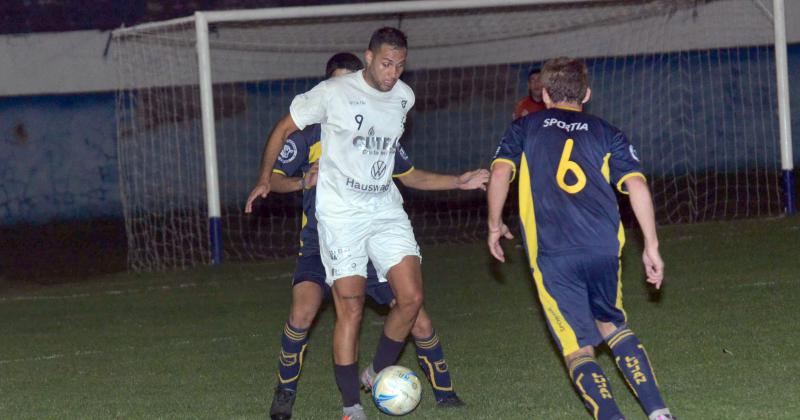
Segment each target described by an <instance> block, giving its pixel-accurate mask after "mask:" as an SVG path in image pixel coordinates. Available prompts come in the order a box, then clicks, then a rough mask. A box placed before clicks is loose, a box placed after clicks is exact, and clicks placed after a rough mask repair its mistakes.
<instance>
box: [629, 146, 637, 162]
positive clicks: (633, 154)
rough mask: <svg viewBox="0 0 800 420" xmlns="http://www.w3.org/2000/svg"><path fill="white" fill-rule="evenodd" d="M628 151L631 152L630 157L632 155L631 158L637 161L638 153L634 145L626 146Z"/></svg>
mask: <svg viewBox="0 0 800 420" xmlns="http://www.w3.org/2000/svg"><path fill="white" fill-rule="evenodd" d="M628 152H630V154H631V157H632V158H633V159H634V160H635V161H637V162H638V161H639V154H638V153H636V148H635V147H633V145H630V146H628Z"/></svg>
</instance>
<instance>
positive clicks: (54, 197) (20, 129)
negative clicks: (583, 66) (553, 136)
mask: <svg viewBox="0 0 800 420" xmlns="http://www.w3.org/2000/svg"><path fill="white" fill-rule="evenodd" d="M747 50H748V49H743V50H742V51H745V52H746V51H747ZM748 56H749V54H736V57H743V58H737V59H741V60H747V58H746V57H748ZM679 61H680V60H677V59H676V64H675V67H674V72H676V73H677V72H680V64H679V63H678V62H679ZM600 63H601V61H599V60H598V61H597V62H596V65H602V64H600ZM638 63H639V64H636V62H635V60H634V63H632V64H631V66H630V68H631V69H632V70H631V71H634V72H636V71H645V70H646V66H643V65H642V62H641V61H639V62H638ZM590 64H591V62H590ZM743 64H746V62H743ZM637 66H641V68H640V69H638V70H637ZM0 67H1V66H0ZM527 67H528V64H520V65H516V66H512V67H511V68H510V69H511V70H510V71H513V72H518V73H519V74H517V76H522V75H523V74H524V73H525V72H526V70H527ZM789 68H790V72H789V75H790V82H789V84H790V88H791V90H792V93H791V98H792V104H791V106H792V114H793V118H792V121H793V132H794V133H800V73H798V72H796V71H791V69H797V68H800V44H795V45H792V46H790V48H789ZM444 71H446V70H444ZM506 71H509V70H506ZM459 74H460V73H459V72H454V73H453V74H452V77H453V78H455V79H457V78H458V77H460V76H459ZM416 76H418V74H416V73H415V72H410V73H409V74H408V75H407V79H408V81H409V83H410V84H411V85H412V86H415V82H414V78H415V77H416ZM770 76H771V75H770ZM21 77H22V76H21ZM730 77H734V78H735V77H736V75H735V74H733V75H730ZM0 79H4V78H0ZM420 79H423V80H424V79H425V78H422V77H420ZM6 80H7V79H6ZM442 80H444V79H442ZM519 80H520V85H519V89H518V91H517V92H516V93H517V94H518V95H519V96H521V95H523V94H524V91H525V87H524V84H523V83H524V82H523V81H524V76H522V77H519ZM720 80H722V83H723V85H720V86H710V87H711V88H719V89H720V92H721V95H720V99H721V102H722V103H723V104H724V103H725V101H727V100H732V99H733V98H726V97H725V94H724V83H725V80H727V79H720ZM315 81H316V80H308V79H306V80H300V81H294V82H292V83H286V81H284V82H283V84H282V86H283V88H284V89H286V87H287V86H294V87H296V88H297V89H298V90H302V89H303V88H307V87H310V86H312V85H313V83H314V82H315ZM728 81H729V82H730V80H728ZM773 86H774V85H773ZM415 88H416V89H417V92H418V95H420V98H418V100H417V104H418V105H417V107H416V112H415V116H414V117H413V118H415V119H417V120H420V119H422V118H424V119H425V120H426V124H448V125H449V126H448V129H451V130H452V129H453V124H454V122H456V121H457V122H461V124H460V125H459V126H458V127H457V128H456V129H457V130H459V131H460V132H462V133H465V135H466V134H468V135H469V137H470V138H474V139H473V140H470V141H472V142H473V143H472V146H470V147H469V148H468V149H464V150H468V151H469V156H459V157H458V158H457V159H455V160H457V161H458V162H459V166H458V167H457V168H454V169H451V168H452V167H448V166H446V163H445V162H452V161H453V160H454V153H457V152H458V151H459V150H460V149H459V148H458V147H453V145H452V144H451V145H447V144H444V145H442V144H437V143H436V142H428V141H426V140H427V139H429V137H430V136H429V134H428V132H431V131H432V132H437V130H441V129H443V128H437V127H435V126H431V125H427V128H426V129H423V126H422V125H421V124H414V123H413V121H412V124H411V130H410V133H409V136H408V139H407V140H406V142H407V144H408V145H409V146H408V149H409V151H410V152H411V153H412V157H413V158H414V159H415V161H416V162H417V164H418V166H420V167H425V168H429V169H434V170H441V171H448V169H450V171H451V172H452V171H455V170H458V169H464V168H465V167H468V166H473V165H481V164H485V162H486V161H488V159H489V158H490V157H491V154H492V152H493V148H494V146H495V145H496V140H497V138H498V136H499V135H500V134H501V133H502V127H503V126H504V125H505V123H507V121H508V119H509V114H510V112H511V107H512V106H513V104H512V103H504V102H494V103H493V102H491V101H492V99H484V101H488V102H485V105H484V106H482V107H481V109H477V110H476V109H462V108H459V106H460V104H462V103H463V101H462V100H463V99H464V98H458V97H456V98H444V99H443V98H442V97H438V96H436V95H434V96H431V97H428V98H427V100H425V99H426V97H425V95H426V93H424V89H422V88H421V87H417V86H415ZM618 88H619V87H618V86H614V85H613V84H611V85H608V86H604V87H603V88H602V89H596V97H597V99H596V100H595V102H594V103H593V104H592V108H591V109H590V111H592V112H596V113H598V114H600V115H607V112H608V110H606V109H604V108H603V101H602V99H601V98H602V97H603V96H605V95H608V94H613V92H617V91H619V90H618ZM269 90H270V89H266V90H263V89H247V95H246V97H247V101H262V103H263V101H266V102H268V103H271V101H273V100H274V99H271V98H265V97H260V96H263V95H265V94H264V93H263V92H265V91H269ZM471 94H480V93H478V92H472V93H471ZM765 95H774V93H773V92H769V91H765ZM487 96H489V97H491V96H492V95H487ZM765 97H766V96H765ZM420 99H422V100H420ZM511 99H513V100H515V99H517V98H516V96H515V95H512V97H511ZM689 99H691V98H689ZM284 100H286V99H285V98H284ZM631 100H633V101H642V104H643V105H648V106H652V103H653V101H657V102H658V104H659V106H668V105H669V103H670V101H674V100H676V99H675V98H674V97H673V96H672V94H671V92H669V91H666V92H651V93H650V94H646V95H640V96H635V95H632V96H631ZM274 105H275V106H273V107H272V109H274V112H272V113H271V114H270V115H249V114H248V113H247V108H249V107H245V109H244V110H243V112H242V113H241V114H238V115H232V116H229V117H227V118H229V119H241V121H236V124H229V122H233V121H232V120H231V121H227V122H226V121H221V122H220V123H219V124H218V126H217V129H218V130H220V131H221V132H224V130H226V129H228V128H227V127H234V126H239V127H241V126H247V125H249V124H254V123H253V121H257V120H260V121H262V126H263V121H274V120H275V119H277V118H278V116H279V115H280V114H282V113H283V112H284V110H285V109H286V105H287V104H286V103H281V102H280V101H276V102H274ZM253 108H255V107H253ZM487 109H490V110H491V112H490V113H489V114H487V113H486V110H487ZM114 112H115V98H114V94H113V93H111V92H98V93H70V94H61V95H47V94H38V95H12V96H5V97H0V157H2V166H0V225H13V224H17V223H44V222H48V221H55V220H74V219H92V218H107V217H112V218H116V217H119V218H121V217H122V210H121V208H122V207H121V202H120V194H119V179H118V172H117V149H116V126H115V115H114ZM708 112H709V111H708V110H702V109H698V113H699V116H698V117H697V118H696V120H698V121H710V120H712V119H711V118H710V115H707V113H708ZM717 112H726V111H725V109H724V107H723V108H722V109H720V110H719V111H717ZM455 113H460V115H459V116H458V117H453V115H454V114H455ZM464 113H467V114H466V115H470V116H471V117H465V116H464ZM469 113H474V114H469ZM729 118H733V119H734V120H735V121H737V123H738V124H740V125H739V126H738V127H731V128H728V129H731V130H746V129H747V127H748V126H747V124H748V121H749V122H750V123H756V121H758V119H759V118H776V117H775V116H774V115H773V116H770V115H731V116H729ZM486 119H489V120H490V121H488V124H487V121H486ZM611 119H612V122H615V123H617V124H619V125H620V126H621V127H622V128H623V129H624V128H625V124H624V123H618V122H616V121H614V120H613V117H612V118H611ZM701 124H702V123H701ZM656 129H658V130H660V131H659V133H658V135H657V136H653V137H652V138H657V139H659V141H661V142H663V141H667V140H668V139H671V140H672V139H676V141H680V138H676V137H675V136H676V135H678V134H677V133H679V132H680V131H681V130H679V129H677V128H675V127H673V126H671V125H670V124H665V125H662V126H660V127H656ZM481 130H483V131H481ZM705 131H706V132H709V133H714V132H715V127H707V128H705ZM245 132H251V133H257V134H255V135H253V136H250V137H248V138H245V139H240V140H241V141H243V142H244V147H242V146H241V145H240V146H239V148H238V149H237V150H240V151H241V153H242V154H241V155H239V154H235V153H233V154H231V153H220V159H223V160H225V161H223V162H221V163H220V167H221V168H224V167H225V166H226V164H230V165H233V164H236V165H238V166H242V165H244V166H246V167H254V168H255V167H257V166H258V153H259V152H260V150H261V149H262V147H263V141H264V136H265V135H266V132H263V133H261V132H260V131H258V130H254V129H249V130H245ZM439 132H441V131H439ZM797 136H798V135H797V134H795V138H797ZM631 137H632V142H633V143H635V144H637V146H639V148H640V149H647V148H648V146H649V145H647V144H641V143H639V142H638V140H637V138H636V136H635V134H634V135H632V136H631ZM220 138H224V136H220ZM480 141H485V144H482V143H480ZM775 143H776V144H775V145H771V146H770V147H775V148H776V151H775V153H774V154H770V155H774V158H775V160H776V161H777V160H778V159H779V156H778V152H777V141H776V142H775ZM653 146H655V145H653ZM219 147H220V148H222V147H224V145H220V146H219ZM742 147H746V146H742ZM745 150H746V149H745ZM713 152H714V151H713V149H712V150H709V151H706V152H705V153H713ZM794 152H795V164H796V165H800V147H795V148H794ZM743 156H746V154H743ZM694 158H695V157H694V156H689V157H688V159H690V160H697V161H702V159H700V157H698V159H694ZM647 163H648V165H649V166H648V170H653V171H661V170H666V169H667V168H665V167H663V165H669V164H670V163H669V162H666V161H658V162H654V161H651V162H647ZM729 164H730V166H729V167H731V168H736V167H738V166H741V164H746V163H742V162H735V161H734V162H729ZM659 165H662V166H659ZM694 169H696V170H705V169H706V168H704V167H702V166H697V167H695V168H694ZM253 176H255V172H253ZM220 181H221V182H220V185H221V188H223V189H225V190H227V191H228V193H227V194H226V196H227V197H238V200H243V199H244V197H245V195H246V193H247V192H248V191H249V188H250V187H251V185H250V184H249V181H250V179H246V180H242V179H241V178H237V177H230V176H228V177H227V178H226V174H225V173H224V172H221V180H220ZM198 196H199V197H201V198H202V197H204V196H205V191H204V190H201V191H198ZM238 204H241V203H234V202H225V203H223V206H236V205H238Z"/></svg>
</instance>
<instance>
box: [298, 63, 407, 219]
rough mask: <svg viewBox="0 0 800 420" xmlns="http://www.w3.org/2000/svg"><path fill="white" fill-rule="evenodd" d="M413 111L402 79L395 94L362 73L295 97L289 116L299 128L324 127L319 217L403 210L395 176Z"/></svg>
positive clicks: (341, 77)
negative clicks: (377, 86)
mask: <svg viewBox="0 0 800 420" xmlns="http://www.w3.org/2000/svg"><path fill="white" fill-rule="evenodd" d="M412 106H414V92H413V91H412V90H411V88H410V87H409V86H408V85H406V84H405V83H403V82H402V81H400V80H398V81H397V83H396V84H395V85H394V87H393V88H392V90H390V91H389V92H381V91H379V90H377V89H375V88H373V87H371V86H370V85H368V84H367V82H366V80H364V75H363V70H362V71H357V72H354V73H350V74H348V75H344V76H339V77H334V78H331V79H328V80H326V81H323V82H322V83H320V84H318V85H317V86H315V87H314V88H313V89H311V90H310V91H308V92H306V93H303V94H300V95H297V96H296V97H295V98H294V100H293V101H292V105H291V107H290V108H289V111H290V113H291V116H292V119H293V120H294V123H295V124H296V125H297V127H298V128H300V129H302V128H303V127H305V126H307V125H309V124H315V123H320V124H321V126H322V136H321V140H320V141H321V143H322V156H321V157H320V164H319V178H318V180H317V214H318V215H320V216H323V217H324V216H325V215H330V216H332V217H346V216H347V215H349V214H352V211H353V210H365V211H375V210H379V209H381V208H387V207H389V208H391V207H402V203H403V198H402V197H401V195H400V192H399V191H398V190H397V186H396V185H395V184H394V182H393V181H392V171H393V170H394V158H395V156H394V154H395V151H396V150H397V149H398V148H399V146H400V144H399V142H400V137H401V136H402V135H403V129H404V128H405V121H406V113H408V111H409V110H410V109H411V107H412Z"/></svg>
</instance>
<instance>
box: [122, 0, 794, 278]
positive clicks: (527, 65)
mask: <svg viewBox="0 0 800 420" xmlns="http://www.w3.org/2000/svg"><path fill="white" fill-rule="evenodd" d="M480 3H481V2H474V1H470V0H465V1H460V0H451V1H438V2H436V1H412V2H397V3H378V4H366V5H365V4H360V5H352V6H327V7H315V8H289V9H271V10H257V11H236V12H214V13H209V14H208V15H207V17H208V20H209V26H208V38H209V47H210V72H211V78H212V82H213V89H212V93H213V113H214V121H215V133H216V151H217V166H218V171H219V201H220V203H221V220H222V237H223V244H224V245H223V246H224V258H225V259H226V260H228V261H231V260H233V261H258V260H263V259H267V258H274V257H276V256H281V255H290V254H292V253H293V252H295V249H296V246H297V241H298V230H299V226H300V214H301V211H300V196H299V195H298V194H277V193H273V194H271V195H270V196H269V197H268V199H267V200H259V201H258V202H257V205H256V208H255V212H254V214H252V215H245V214H244V212H243V207H244V203H245V201H246V198H247V195H248V193H249V191H250V190H251V188H252V187H253V186H254V183H255V180H256V178H257V175H258V171H259V163H260V157H261V153H262V150H263V147H264V144H265V141H266V138H267V135H268V134H269V132H270V129H271V128H272V126H273V124H274V123H275V122H276V121H277V120H278V119H279V118H280V117H281V116H283V115H284V114H285V113H286V112H287V110H288V106H289V103H290V102H291V100H292V98H293V97H294V96H295V95H297V94H298V93H302V92H304V91H307V90H309V89H311V88H312V87H313V86H315V85H316V84H317V83H318V82H319V81H320V80H321V78H322V77H323V74H324V65H325V62H326V61H327V59H328V58H329V57H330V56H331V55H332V54H334V53H337V52H341V51H349V52H353V53H355V54H356V55H358V56H362V54H363V51H364V50H365V49H366V45H367V42H368V40H369V37H370V35H371V33H372V32H373V31H374V30H375V29H377V28H379V27H381V26H395V27H398V28H400V29H402V30H403V31H404V32H405V33H406V34H407V36H408V39H409V55H408V65H407V69H406V73H405V74H404V75H403V79H404V80H405V81H406V82H407V83H408V84H409V85H410V86H411V87H412V88H413V89H414V91H415V93H416V98H417V99H416V105H415V106H414V109H413V110H412V111H411V112H410V114H409V124H408V125H407V128H406V134H405V135H404V137H403V139H402V140H401V143H402V144H403V145H404V147H405V149H406V150H407V151H408V152H409V155H410V156H411V158H412V160H413V161H414V163H415V166H416V167H417V168H421V169H426V170H431V171H437V172H443V173H460V172H463V171H466V170H469V169H472V168H477V167H487V166H488V163H489V161H490V159H491V157H492V154H493V152H494V149H495V147H496V145H497V142H498V140H499V138H500V136H501V135H502V133H503V131H504V130H505V128H506V127H507V125H508V124H509V122H510V120H511V114H512V111H513V108H514V105H515V103H516V102H517V101H518V100H520V99H521V98H523V97H524V96H525V95H527V88H526V81H527V74H528V71H529V69H531V68H533V67H538V66H540V65H541V64H542V63H543V62H544V61H545V60H547V59H549V58H553V57H557V56H574V57H580V58H583V59H584V60H585V61H586V63H587V65H588V67H589V71H590V84H591V87H592V91H593V98H592V100H591V102H590V103H589V104H588V106H587V111H588V112H590V113H593V114H596V115H599V116H601V117H603V118H604V119H606V120H608V121H610V122H611V123H612V124H614V125H616V126H618V127H619V128H621V129H622V130H624V131H625V132H626V133H627V134H628V137H629V139H630V141H631V143H633V144H634V145H635V146H636V147H637V149H638V150H639V152H640V155H641V159H642V162H643V164H644V166H645V170H646V172H647V175H648V178H649V181H650V184H651V188H652V191H653V195H654V201H655V204H656V211H657V218H658V221H659V222H660V223H687V222H699V221H707V220H720V219H731V218H743V217H759V216H769V215H777V214H780V212H781V199H780V188H779V176H780V150H779V142H778V117H777V104H776V100H775V95H774V92H775V90H776V84H775V64H774V50H773V46H772V44H773V27H772V20H771V17H770V13H771V10H770V8H769V7H767V6H765V5H764V3H763V2H761V1H760V0H705V1H703V0H650V1H646V0H639V1H563V0H562V1H558V0H553V1H527V2H526V1H506V2H498V3H499V4H505V5H502V6H477V7H474V8H470V7H467V6H469V5H470V4H474V5H478V4H480ZM437 5H439V6H437ZM440 5H445V6H446V8H442V7H441V6H440ZM437 7H438V10H436V9H437ZM112 51H113V53H114V56H115V58H116V62H117V65H118V69H119V90H118V95H117V104H118V106H117V116H118V149H119V165H120V182H121V190H122V196H123V206H124V213H125V220H126V228H127V234H128V245H129V265H130V267H131V268H132V269H134V270H153V269H162V268H168V267H186V266H191V265H195V264H204V263H207V262H208V261H209V254H210V249H209V240H208V237H209V227H208V205H207V198H206V177H205V176H206V175H205V167H204V160H203V156H204V154H203V130H202V122H201V105H200V89H199V84H198V83H199V73H198V59H197V52H196V31H195V19H194V18H192V17H190V18H186V19H179V20H176V21H171V22H162V23H159V24H148V25H142V26H139V27H134V28H128V29H124V30H119V31H116V32H115V35H114V38H113V46H112ZM403 193H404V196H405V198H406V208H407V210H408V212H409V215H410V216H411V218H412V222H413V224H414V228H415V232H416V234H417V237H418V239H419V240H420V242H422V243H431V242H450V241H463V240H475V239H476V238H482V237H483V234H484V230H485V227H484V223H485V222H484V221H485V210H484V208H485V204H484V203H485V197H484V194H483V193H481V192H445V193H442V192H436V193H430V192H419V191H410V190H404V191H403Z"/></svg>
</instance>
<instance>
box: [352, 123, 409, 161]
mask: <svg viewBox="0 0 800 420" xmlns="http://www.w3.org/2000/svg"><path fill="white" fill-rule="evenodd" d="M399 140H400V139H399V138H392V137H380V136H376V135H375V128H374V127H370V129H369V132H368V133H367V135H366V136H355V137H353V147H355V148H356V149H358V150H360V151H361V154H362V155H385V154H388V153H394V151H395V150H397V144H398V141H399Z"/></svg>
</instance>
